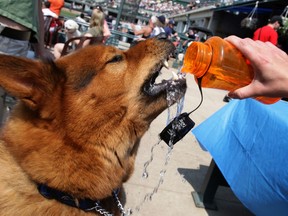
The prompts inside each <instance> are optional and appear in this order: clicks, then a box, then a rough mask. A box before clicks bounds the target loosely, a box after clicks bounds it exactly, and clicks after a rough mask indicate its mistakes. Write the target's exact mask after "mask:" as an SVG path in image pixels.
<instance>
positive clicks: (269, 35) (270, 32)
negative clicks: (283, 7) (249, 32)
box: [253, 16, 283, 45]
mask: <svg viewBox="0 0 288 216" xmlns="http://www.w3.org/2000/svg"><path fill="white" fill-rule="evenodd" d="M280 26H283V20H282V17H281V16H273V17H272V18H271V19H270V20H269V22H268V24H267V25H266V26H264V27H262V28H258V29H257V30H256V31H255V32H254V35H253V40H260V41H263V42H266V41H269V42H271V43H272V44H274V45H277V44H278V33H277V30H278V28H279V27H280Z"/></svg>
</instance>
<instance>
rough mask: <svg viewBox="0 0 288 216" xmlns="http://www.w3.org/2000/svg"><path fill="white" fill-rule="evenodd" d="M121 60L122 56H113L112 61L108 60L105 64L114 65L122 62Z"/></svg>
mask: <svg viewBox="0 0 288 216" xmlns="http://www.w3.org/2000/svg"><path fill="white" fill-rule="evenodd" d="M122 60H123V56H121V55H116V56H114V57H113V58H112V59H110V60H109V61H108V62H107V64H109V63H115V62H120V61H122Z"/></svg>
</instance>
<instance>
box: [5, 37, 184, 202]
mask: <svg viewBox="0 0 288 216" xmlns="http://www.w3.org/2000/svg"><path fill="white" fill-rule="evenodd" d="M173 49H174V46H173V45H172V43H170V42H168V41H167V40H166V39H163V38H161V37H158V38H153V39H148V40H146V41H145V42H141V43H139V44H137V45H136V46H134V47H132V48H130V49H129V50H128V51H121V50H119V49H116V48H114V47H111V46H103V45H99V46H88V47H86V48H83V49H81V50H79V51H77V52H75V53H73V54H70V55H68V56H65V57H62V58H60V59H59V60H57V61H56V62H42V61H33V60H28V59H22V58H18V57H12V56H4V55H1V57H0V85H1V86H2V87H3V88H4V89H5V90H6V91H7V92H9V93H10V94H11V95H12V96H14V97H16V98H18V99H19V101H20V103H19V104H18V105H17V106H16V107H15V110H14V112H13V114H12V115H11V118H10V120H9V121H8V122H7V126H6V127H5V128H4V133H3V138H4V140H5V142H6V143H7V146H8V148H9V149H10V151H11V152H12V154H13V155H14V156H15V158H16V159H17V160H18V161H19V163H20V165H21V166H22V168H23V169H24V170H25V171H26V172H27V173H28V174H29V175H30V176H31V178H32V179H33V180H35V181H36V182H39V183H47V184H48V183H49V185H50V186H52V187H56V188H60V189H63V188H65V190H68V189H67V188H69V190H70V189H71V190H72V188H73V190H74V189H75V190H74V191H72V193H74V194H77V195H78V193H80V196H82V195H83V196H86V197H87V193H88V197H93V198H95V197H96V198H99V197H100V198H101V197H104V196H105V195H106V194H107V193H108V192H107V191H109V190H110V189H111V188H112V189H113V188H115V187H117V185H119V184H120V183H121V182H122V181H123V179H126V178H127V175H129V172H130V170H131V169H132V168H131V166H132V164H131V163H133V160H132V162H131V161H129V159H130V158H134V155H135V154H136V149H137V148H136V146H137V145H138V143H139V140H140V138H141V137H142V135H143V134H144V132H145V131H147V129H148V127H149V124H150V123H151V121H152V120H153V119H155V118H156V117H157V116H158V115H159V114H160V113H161V112H162V111H163V110H164V109H166V108H167V107H168V104H167V99H166V95H167V92H169V93H173V92H175V93H176V94H174V97H172V99H171V100H172V102H176V101H177V100H178V99H179V98H180V97H182V96H183V95H184V93H185V90H186V82H185V81H184V80H183V79H179V80H168V81H165V80H164V81H160V82H158V83H157V84H156V83H155V80H156V78H157V76H158V75H159V71H160V70H161V68H162V66H163V63H164V62H165V60H166V59H167V58H168V56H169V55H170V53H171V52H172V51H173ZM171 86H172V87H171ZM159 132H160V131H159ZM107 158H108V159H107ZM62 165H63V166H62ZM88 171H89V173H88ZM83 172H85V174H83ZM86 172H87V173H86ZM106 173H107V174H106ZM71 175H72V177H73V178H71ZM106 175H107V176H106ZM65 176H66V177H67V176H70V177H69V180H68V179H67V180H66V179H65ZM111 179H113V182H111ZM88 180H89V181H91V182H94V183H92V184H90V186H89V187H91V188H89V189H87V182H85V181H88ZM82 182H83V184H82V185H81V183H82ZM99 182H100V183H99ZM94 184H97V185H96V186H95V185H94ZM99 184H100V185H105V184H106V186H105V187H104V188H103V190H98V189H97V190H98V192H97V193H96V192H95V191H94V192H93V190H96V189H95V188H96V187H99ZM86 189H87V190H86ZM108 189H109V190H108ZM88 190H89V191H90V192H87V191H88ZM82 193H83V194H82ZM89 193H90V194H89Z"/></svg>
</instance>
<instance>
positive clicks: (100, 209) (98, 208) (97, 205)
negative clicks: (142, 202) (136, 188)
mask: <svg viewBox="0 0 288 216" xmlns="http://www.w3.org/2000/svg"><path fill="white" fill-rule="evenodd" d="M113 198H114V199H115V202H116V205H117V207H118V209H119V210H120V212H121V214H122V215H123V216H129V215H130V214H131V212H130V211H128V213H126V211H125V209H124V207H123V205H122V204H121V202H120V200H119V198H118V196H117V190H113ZM92 210H95V211H96V212H98V213H99V214H100V215H104V216H113V214H111V213H109V212H108V211H106V210H105V209H104V208H103V207H102V206H101V205H100V202H95V206H94V207H93V208H90V209H86V211H92Z"/></svg>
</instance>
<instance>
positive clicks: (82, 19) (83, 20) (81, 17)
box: [75, 13, 87, 23]
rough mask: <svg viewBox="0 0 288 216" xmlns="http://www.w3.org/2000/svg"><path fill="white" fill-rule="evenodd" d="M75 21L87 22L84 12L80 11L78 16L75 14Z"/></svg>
mask: <svg viewBox="0 0 288 216" xmlns="http://www.w3.org/2000/svg"><path fill="white" fill-rule="evenodd" d="M75 21H76V22H80V23H87V22H86V20H85V14H84V13H81V14H80V15H79V16H77V17H76V18H75Z"/></svg>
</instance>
